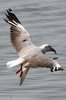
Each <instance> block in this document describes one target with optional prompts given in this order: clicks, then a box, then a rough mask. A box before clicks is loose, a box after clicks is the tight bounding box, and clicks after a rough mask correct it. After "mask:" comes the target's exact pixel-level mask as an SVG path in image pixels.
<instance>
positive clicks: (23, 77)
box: [20, 67, 30, 85]
mask: <svg viewBox="0 0 66 100" xmlns="http://www.w3.org/2000/svg"><path fill="white" fill-rule="evenodd" d="M29 69H30V67H26V68H25V69H24V71H23V74H22V77H21V78H20V85H22V83H23V81H24V80H25V78H26V75H27V73H28V71H29Z"/></svg>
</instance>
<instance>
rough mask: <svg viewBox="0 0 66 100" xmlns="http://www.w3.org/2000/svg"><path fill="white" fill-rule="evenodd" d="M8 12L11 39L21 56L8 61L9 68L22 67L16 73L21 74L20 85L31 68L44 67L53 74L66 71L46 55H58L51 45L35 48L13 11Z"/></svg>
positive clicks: (6, 19)
mask: <svg viewBox="0 0 66 100" xmlns="http://www.w3.org/2000/svg"><path fill="white" fill-rule="evenodd" d="M6 11H7V12H6V14H5V15H6V18H5V19H4V20H5V21H6V22H7V23H8V24H10V25H11V27H10V39H11V42H12V45H13V47H14V48H15V49H16V52H17V54H18V56H19V58H18V59H16V60H12V61H8V62H7V66H8V67H9V68H12V67H15V66H18V65H19V66H20V69H19V70H18V71H17V72H16V74H18V73H19V72H20V85H21V84H22V83H23V81H24V79H25V77H26V75H27V72H28V70H29V69H30V68H38V67H42V68H43V67H44V68H50V71H51V72H53V71H63V70H64V69H63V68H62V67H61V66H60V65H59V63H58V62H57V61H56V60H55V59H52V58H49V57H48V56H46V55H45V53H46V52H49V51H52V52H54V53H55V54H56V50H55V49H54V48H53V47H52V46H50V45H49V44H44V45H42V46H40V47H37V46H35V45H34V44H33V42H32V41H31V38H30V34H29V33H28V32H27V30H26V29H25V28H24V27H23V26H22V24H21V22H20V21H19V20H18V18H17V17H16V15H15V14H14V12H13V11H12V9H8V10H6Z"/></svg>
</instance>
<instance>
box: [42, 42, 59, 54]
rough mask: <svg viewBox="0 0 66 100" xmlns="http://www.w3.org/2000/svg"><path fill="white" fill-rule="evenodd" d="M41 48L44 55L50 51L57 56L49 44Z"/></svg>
mask: <svg viewBox="0 0 66 100" xmlns="http://www.w3.org/2000/svg"><path fill="white" fill-rule="evenodd" d="M40 48H41V50H42V53H44V54H45V53H46V52H50V51H52V52H54V53H55V54H57V53H56V50H55V49H54V48H53V47H52V46H51V45H49V44H44V45H42V46H40Z"/></svg>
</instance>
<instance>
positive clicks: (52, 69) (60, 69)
mask: <svg viewBox="0 0 66 100" xmlns="http://www.w3.org/2000/svg"><path fill="white" fill-rule="evenodd" d="M50 71H51V72H54V71H64V69H63V68H62V67H60V68H58V69H57V68H56V67H55V69H54V68H53V67H52V68H51V69H50Z"/></svg>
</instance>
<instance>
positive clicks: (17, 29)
mask: <svg viewBox="0 0 66 100" xmlns="http://www.w3.org/2000/svg"><path fill="white" fill-rule="evenodd" d="M5 15H6V17H7V19H4V20H5V21H6V22H7V23H8V24H10V25H11V28H10V38H11V42H12V44H13V46H14V48H15V49H16V51H17V53H18V54H19V55H21V54H23V52H25V51H26V50H28V49H30V48H32V47H33V46H34V44H33V43H32V42H31V39H30V34H29V33H28V32H27V31H26V29H25V28H24V27H23V26H22V24H21V22H20V21H19V20H18V18H17V17H16V15H15V14H14V13H13V12H12V10H11V9H9V10H7V14H5Z"/></svg>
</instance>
